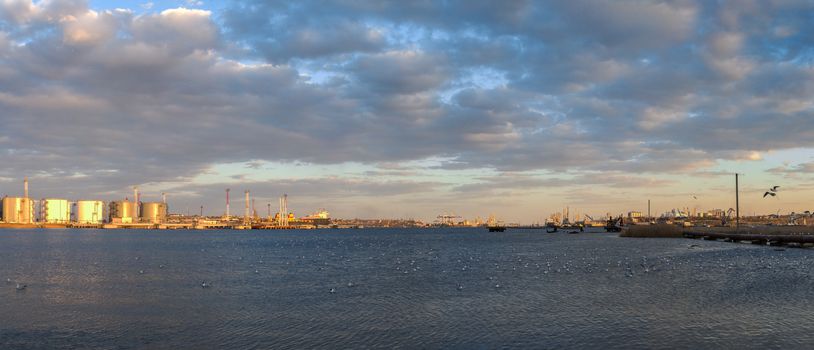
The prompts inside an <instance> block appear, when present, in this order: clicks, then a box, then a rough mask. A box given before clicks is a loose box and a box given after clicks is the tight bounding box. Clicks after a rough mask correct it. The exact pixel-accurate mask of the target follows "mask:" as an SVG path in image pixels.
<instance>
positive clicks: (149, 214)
mask: <svg viewBox="0 0 814 350" xmlns="http://www.w3.org/2000/svg"><path fill="white" fill-rule="evenodd" d="M139 213H140V215H139V217H140V218H141V222H148V223H152V224H161V223H164V222H166V221H167V204H166V203H163V202H143V203H141V211H140V212H139Z"/></svg>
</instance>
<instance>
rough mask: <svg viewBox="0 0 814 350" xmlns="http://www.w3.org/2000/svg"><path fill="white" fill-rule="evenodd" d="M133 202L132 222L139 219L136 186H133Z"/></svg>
mask: <svg viewBox="0 0 814 350" xmlns="http://www.w3.org/2000/svg"><path fill="white" fill-rule="evenodd" d="M133 200H134V201H136V202H135V203H133V221H137V220H138V217H139V215H138V214H139V213H138V211H139V205H138V202H139V198H138V186H133Z"/></svg>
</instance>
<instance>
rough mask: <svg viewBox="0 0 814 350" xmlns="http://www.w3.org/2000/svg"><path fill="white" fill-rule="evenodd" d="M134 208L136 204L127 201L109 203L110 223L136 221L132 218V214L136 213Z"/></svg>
mask: <svg viewBox="0 0 814 350" xmlns="http://www.w3.org/2000/svg"><path fill="white" fill-rule="evenodd" d="M135 207H136V204H135V203H133V202H131V201H128V200H124V201H115V202H110V212H109V216H110V222H113V223H116V222H119V223H132V222H134V221H136V220H134V218H133V214H135V212H136V210H135V209H136V208H135Z"/></svg>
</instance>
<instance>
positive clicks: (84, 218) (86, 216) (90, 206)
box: [76, 200, 105, 224]
mask: <svg viewBox="0 0 814 350" xmlns="http://www.w3.org/2000/svg"><path fill="white" fill-rule="evenodd" d="M104 211H105V203H104V202H102V201H89V200H81V201H78V202H76V222H77V223H80V224H101V223H102V222H103V221H104Z"/></svg>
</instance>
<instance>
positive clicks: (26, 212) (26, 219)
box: [3, 197, 34, 224]
mask: <svg viewBox="0 0 814 350" xmlns="http://www.w3.org/2000/svg"><path fill="white" fill-rule="evenodd" d="M3 221H4V222H6V223H9V224H31V223H33V222H34V201H32V200H31V199H29V198H25V197H5V198H3Z"/></svg>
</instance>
